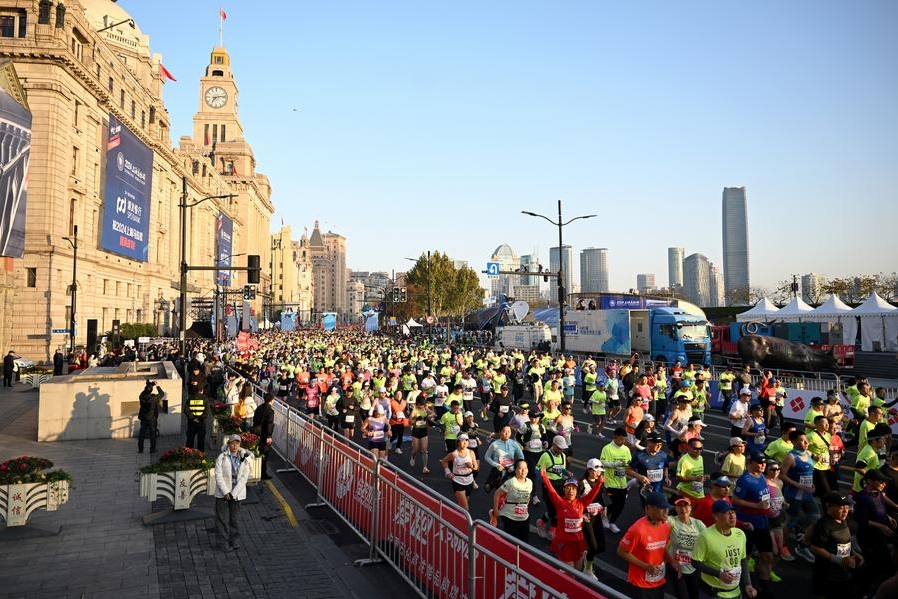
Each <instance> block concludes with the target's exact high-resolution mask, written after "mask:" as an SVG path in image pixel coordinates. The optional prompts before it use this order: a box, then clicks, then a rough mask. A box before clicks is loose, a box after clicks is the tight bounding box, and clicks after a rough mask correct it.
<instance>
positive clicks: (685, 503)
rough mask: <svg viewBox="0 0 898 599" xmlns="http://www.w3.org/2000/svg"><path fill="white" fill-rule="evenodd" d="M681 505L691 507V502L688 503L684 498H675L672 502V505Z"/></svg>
mask: <svg viewBox="0 0 898 599" xmlns="http://www.w3.org/2000/svg"><path fill="white" fill-rule="evenodd" d="M681 503H682V504H684V505H692V502H691V501H689V500H688V499H686V498H685V497H677V498H676V499H675V500H674V505H680V504H681Z"/></svg>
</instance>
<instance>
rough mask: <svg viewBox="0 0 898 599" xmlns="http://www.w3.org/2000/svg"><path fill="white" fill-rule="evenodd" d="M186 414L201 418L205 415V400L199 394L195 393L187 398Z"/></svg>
mask: <svg viewBox="0 0 898 599" xmlns="http://www.w3.org/2000/svg"><path fill="white" fill-rule="evenodd" d="M187 414H188V415H190V417H191V418H202V417H203V416H205V415H206V400H205V398H203V397H202V396H200V395H195V396H193V397H191V398H190V399H188V400H187Z"/></svg>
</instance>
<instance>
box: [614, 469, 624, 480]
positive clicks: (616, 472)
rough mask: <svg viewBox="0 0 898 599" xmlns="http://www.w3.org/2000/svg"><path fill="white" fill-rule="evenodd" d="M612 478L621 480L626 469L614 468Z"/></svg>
mask: <svg viewBox="0 0 898 599" xmlns="http://www.w3.org/2000/svg"><path fill="white" fill-rule="evenodd" d="M614 476H615V477H617V478H623V477H625V476H627V469H626V468H615V469H614Z"/></svg>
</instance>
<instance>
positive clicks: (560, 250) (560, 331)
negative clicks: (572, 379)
mask: <svg viewBox="0 0 898 599" xmlns="http://www.w3.org/2000/svg"><path fill="white" fill-rule="evenodd" d="M521 214H526V215H527V216H536V217H539V218H542V219H544V220H547V221H549V222H550V223H552V224H553V225H555V226H556V227H558V347H559V351H560V353H564V352H565V347H564V304H565V290H564V254H563V251H564V249H563V248H564V243H563V242H562V239H561V232H562V230H563V229H564V227H565V226H567V225H569V224H571V223H572V222H574V221H575V220H580V219H586V218H593V217H594V216H596V215H595V214H586V215H583V216H575V217H574V218H572V219H570V220H568V221H562V220H561V200H558V220H557V221H554V220H552V219H551V218H549V217H548V216H543V215H542V214H537V213H535V212H528V211H527V210H521Z"/></svg>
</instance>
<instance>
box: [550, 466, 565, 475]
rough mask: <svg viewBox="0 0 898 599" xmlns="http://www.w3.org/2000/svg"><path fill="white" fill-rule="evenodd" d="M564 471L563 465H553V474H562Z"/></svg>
mask: <svg viewBox="0 0 898 599" xmlns="http://www.w3.org/2000/svg"><path fill="white" fill-rule="evenodd" d="M563 471H564V468H562V467H561V466H552V473H553V474H561V473H562V472H563Z"/></svg>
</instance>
